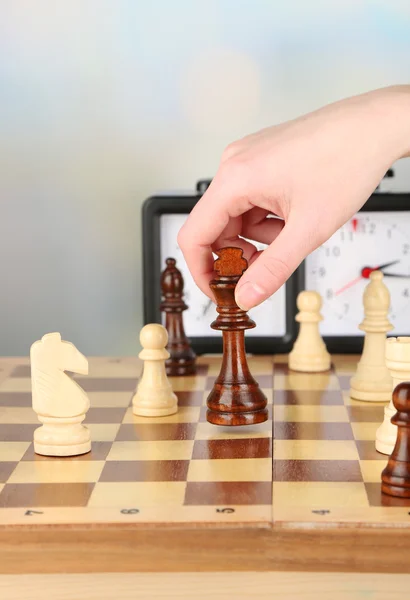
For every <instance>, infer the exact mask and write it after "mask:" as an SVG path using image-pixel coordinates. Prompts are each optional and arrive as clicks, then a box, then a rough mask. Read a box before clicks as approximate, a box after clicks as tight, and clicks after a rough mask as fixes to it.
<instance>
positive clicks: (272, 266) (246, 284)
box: [235, 221, 311, 310]
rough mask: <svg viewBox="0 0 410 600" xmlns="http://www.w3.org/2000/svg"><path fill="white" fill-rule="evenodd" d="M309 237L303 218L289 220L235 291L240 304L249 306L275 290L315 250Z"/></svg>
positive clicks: (243, 277)
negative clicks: (299, 220) (310, 245)
mask: <svg viewBox="0 0 410 600" xmlns="http://www.w3.org/2000/svg"><path fill="white" fill-rule="evenodd" d="M308 239H309V236H307V235H306V230H305V226H304V223H303V222H300V223H299V222H298V223H297V224H295V223H293V221H288V223H287V224H286V225H285V226H284V227H283V229H282V231H281V233H280V234H279V235H278V237H277V238H276V239H275V240H274V241H273V242H272V244H271V245H270V246H269V247H268V248H266V250H264V251H263V252H261V253H260V254H259V256H258V257H257V258H256V260H254V262H252V264H251V265H250V267H249V268H248V269H247V270H246V271H245V273H244V274H243V276H242V277H241V279H240V280H239V282H238V284H237V286H236V291H235V300H236V303H237V304H238V306H240V307H241V308H242V309H243V310H249V309H250V308H253V307H254V306H257V305H258V304H260V303H261V302H263V301H264V300H266V298H269V296H271V295H272V294H274V293H275V292H276V290H278V289H279V288H280V287H281V286H282V285H283V284H284V283H285V282H286V280H287V279H288V278H289V277H290V275H291V274H292V273H293V271H294V270H295V269H296V268H297V267H298V266H299V264H300V263H301V262H302V260H303V259H304V258H305V256H306V255H307V254H308V252H309V251H310V250H311V248H309V247H308V241H307V240H308Z"/></svg>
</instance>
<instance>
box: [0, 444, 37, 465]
mask: <svg viewBox="0 0 410 600" xmlns="http://www.w3.org/2000/svg"><path fill="white" fill-rule="evenodd" d="M30 443H31V442H0V461H2V462H8V461H11V462H13V461H19V460H21V459H22V458H23V456H24V455H25V453H26V452H27V449H28V447H29V446H30Z"/></svg>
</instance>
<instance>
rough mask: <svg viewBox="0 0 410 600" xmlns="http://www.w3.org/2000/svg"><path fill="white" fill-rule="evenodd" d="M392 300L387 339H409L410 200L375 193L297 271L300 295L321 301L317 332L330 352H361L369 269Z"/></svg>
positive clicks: (408, 196)
mask: <svg viewBox="0 0 410 600" xmlns="http://www.w3.org/2000/svg"><path fill="white" fill-rule="evenodd" d="M376 268H379V269H380V270H381V271H383V273H384V283H385V284H386V285H387V287H388V289H389V291H390V295H391V307H390V313H389V319H390V321H391V322H392V324H393V325H394V330H392V332H391V335H394V336H397V335H403V336H405V335H410V194H407V193H406V194H404V193H402V194H397V193H395V194H393V193H379V192H376V193H374V194H373V195H372V196H371V197H370V199H369V200H368V201H367V203H366V204H365V205H364V206H363V208H362V209H361V210H360V211H359V212H358V213H357V214H356V215H355V216H354V217H353V218H351V219H350V220H349V221H348V222H347V223H346V224H345V225H343V227H341V228H340V229H339V230H338V231H337V232H336V233H335V234H334V235H333V236H332V237H331V238H330V239H329V240H328V241H327V242H325V243H324V244H323V245H322V246H320V247H319V248H318V249H317V250H315V251H314V252H313V253H312V254H310V255H309V256H308V257H307V258H306V259H305V261H304V263H303V264H302V265H301V267H299V270H298V277H299V286H300V288H301V289H309V290H316V291H317V292H319V293H320V294H321V296H322V298H323V307H322V315H323V321H322V322H321V324H320V330H321V333H322V335H323V337H324V340H325V342H326V345H327V347H328V349H329V351H330V352H340V353H349V352H360V351H361V349H362V345H363V335H364V334H363V332H362V331H360V330H359V329H358V324H359V323H360V322H361V321H362V319H363V301H362V298H363V291H364V288H365V287H366V285H367V283H368V282H369V276H370V272H371V270H372V269H376Z"/></svg>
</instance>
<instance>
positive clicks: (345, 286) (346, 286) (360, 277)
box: [335, 275, 363, 296]
mask: <svg viewBox="0 0 410 600" xmlns="http://www.w3.org/2000/svg"><path fill="white" fill-rule="evenodd" d="M362 279H363V276H362V275H360V276H359V277H356V279H353V280H352V281H349V283H346V285H344V286H343V287H341V288H340V289H339V290H337V291H336V292H335V296H338V295H339V294H341V293H342V292H344V291H345V290H347V289H348V288H350V287H352V285H355V284H356V283H359V281H361V280H362Z"/></svg>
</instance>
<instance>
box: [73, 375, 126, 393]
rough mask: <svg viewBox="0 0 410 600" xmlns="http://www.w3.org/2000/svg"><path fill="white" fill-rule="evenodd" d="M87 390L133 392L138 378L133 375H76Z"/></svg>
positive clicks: (78, 381) (77, 379) (79, 382)
mask: <svg viewBox="0 0 410 600" xmlns="http://www.w3.org/2000/svg"><path fill="white" fill-rule="evenodd" d="M74 379H75V380H76V381H77V383H78V384H79V385H80V386H81V387H82V388H83V390H84V391H85V392H133V391H134V390H135V389H136V387H137V378H133V377H111V378H109V377H81V378H80V377H74Z"/></svg>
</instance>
